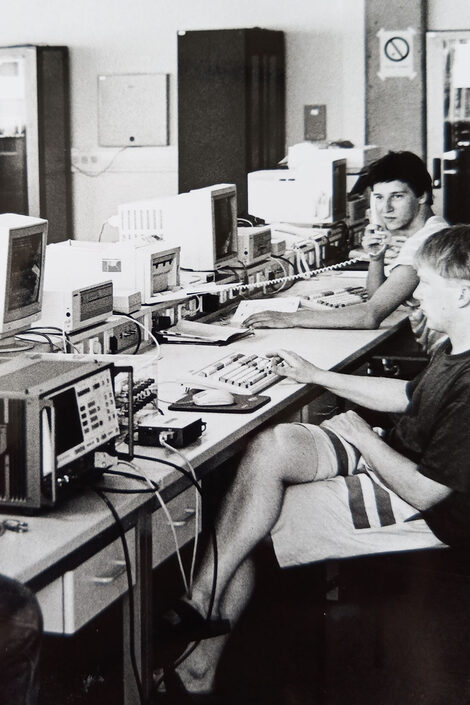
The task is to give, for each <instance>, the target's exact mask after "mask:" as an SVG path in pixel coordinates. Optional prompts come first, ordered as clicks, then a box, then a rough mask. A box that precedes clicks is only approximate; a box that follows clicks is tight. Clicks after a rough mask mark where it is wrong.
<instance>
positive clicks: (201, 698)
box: [151, 669, 225, 705]
mask: <svg viewBox="0 0 470 705" xmlns="http://www.w3.org/2000/svg"><path fill="white" fill-rule="evenodd" d="M162 682H163V683H164V684H165V690H164V691H158V690H157V691H155V693H154V696H153V698H152V701H151V702H152V705H160V703H161V705H164V703H166V704H167V705H224V702H225V701H224V700H223V698H222V697H221V696H218V695H216V694H215V693H191V692H190V691H189V690H186V688H185V686H184V683H183V681H182V680H181V678H180V677H179V675H178V674H177V673H176V671H175V670H174V669H164V674H163V679H162Z"/></svg>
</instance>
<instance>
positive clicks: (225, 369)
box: [184, 352, 281, 394]
mask: <svg viewBox="0 0 470 705" xmlns="http://www.w3.org/2000/svg"><path fill="white" fill-rule="evenodd" d="M271 366H272V360H271V359H270V358H267V357H264V356H263V355H258V354H256V353H251V354H249V355H247V354H244V353H241V352H233V353H229V354H228V355H225V356H224V357H222V358H220V360H216V361H215V362H212V363H211V364H210V365H206V366H205V367H203V368H202V369H200V370H196V371H192V372H191V373H190V375H189V376H188V377H185V379H184V382H185V383H191V384H194V385H196V384H197V383H198V382H200V384H201V386H202V387H215V388H220V389H228V390H230V391H232V392H235V393H238V394H256V393H257V392H261V391H262V390H263V389H266V388H267V387H270V386H271V385H272V384H275V383H276V382H278V381H279V380H280V379H281V377H280V376H279V375H276V374H274V372H272V371H271Z"/></svg>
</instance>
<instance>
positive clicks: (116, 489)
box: [100, 485, 155, 494]
mask: <svg viewBox="0 0 470 705" xmlns="http://www.w3.org/2000/svg"><path fill="white" fill-rule="evenodd" d="M100 490H103V492H109V493H110V494H150V492H152V493H154V492H155V490H154V489H153V488H151V487H147V488H146V489H141V490H138V489H135V490H125V489H124V488H119V487H103V485H101V486H100Z"/></svg>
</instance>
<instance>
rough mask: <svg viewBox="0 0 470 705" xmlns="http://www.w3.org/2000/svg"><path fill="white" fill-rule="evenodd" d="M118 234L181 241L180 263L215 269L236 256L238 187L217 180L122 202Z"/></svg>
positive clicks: (187, 267)
mask: <svg viewBox="0 0 470 705" xmlns="http://www.w3.org/2000/svg"><path fill="white" fill-rule="evenodd" d="M119 223H120V226H119V227H120V239H126V240H127V239H132V238H135V237H139V236H142V235H152V236H154V237H157V238H159V239H162V240H163V241H164V242H166V243H168V244H169V245H171V246H172V247H177V246H180V247H181V256H180V265H181V267H183V268H185V269H192V270H196V271H212V270H217V269H219V268H221V267H223V266H224V265H226V264H227V263H228V262H229V261H230V260H234V259H236V258H237V187H236V185H235V184H216V185H214V186H207V187H205V188H199V189H194V190H193V191H188V192H186V193H180V194H179V195H177V196H172V197H169V198H164V199H153V200H148V201H137V202H135V203H127V204H123V205H121V206H120V207H119Z"/></svg>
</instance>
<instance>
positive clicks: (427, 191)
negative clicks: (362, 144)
mask: <svg viewBox="0 0 470 705" xmlns="http://www.w3.org/2000/svg"><path fill="white" fill-rule="evenodd" d="M359 178H360V182H359V183H358V184H357V185H356V187H355V190H356V191H358V190H360V191H364V190H365V189H366V188H367V187H369V188H370V190H371V194H370V198H371V211H372V212H373V213H374V214H375V218H376V220H377V225H379V226H380V227H381V228H382V229H383V232H385V233H386V234H388V235H391V236H395V237H396V236H401V237H403V238H406V242H405V244H404V245H403V248H402V250H401V252H400V254H399V255H398V257H397V258H396V260H395V261H394V263H393V269H392V271H391V273H390V275H389V276H388V278H385V273H384V255H385V250H386V247H387V241H386V240H385V242H383V243H382V240H384V238H383V235H382V233H381V232H378V233H377V232H376V233H375V234H374V236H371V235H366V239H365V242H364V244H365V246H366V248H367V249H368V251H369V252H370V253H371V255H370V260H371V261H370V265H369V273H368V284H367V286H368V290H369V294H370V298H369V300H368V301H366V302H365V303H360V304H356V305H354V306H348V307H347V309H346V308H342V309H341V308H340V309H327V310H325V311H312V310H310V309H307V308H303V309H302V308H300V309H299V310H298V311H296V312H295V313H279V312H274V311H262V312H259V313H254V314H253V315H251V316H249V317H248V318H247V319H245V321H244V322H243V323H244V325H246V326H252V327H253V328H294V327H299V328H366V329H368V328H378V326H379V325H380V324H381V323H382V321H383V320H384V319H385V318H386V317H387V316H388V315H389V314H391V313H392V312H393V311H394V310H395V309H396V308H398V306H400V304H403V303H404V302H405V301H406V300H407V299H409V298H410V297H411V295H412V293H413V291H414V290H415V288H416V286H417V284H418V277H417V274H416V269H415V267H414V265H413V255H414V253H415V252H416V250H417V249H418V247H419V246H420V245H421V243H422V242H423V241H424V240H425V239H426V238H427V237H429V236H430V235H431V234H432V233H435V232H437V231H439V230H442V229H443V228H445V227H446V225H447V223H446V222H445V220H444V219H443V218H441V217H440V216H437V215H434V214H433V211H432V209H431V205H432V181H431V177H430V175H429V174H428V172H427V170H426V166H425V164H424V162H423V161H422V160H421V159H420V158H419V157H417V156H416V155H415V154H413V153H412V152H389V153H388V154H386V155H385V156H384V157H382V158H381V159H378V160H377V161H375V162H373V163H372V164H371V165H370V167H369V168H368V169H367V170H366V171H365V173H364V174H363V175H362V176H361V177H359ZM379 245H381V246H380V247H378V246H379Z"/></svg>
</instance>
